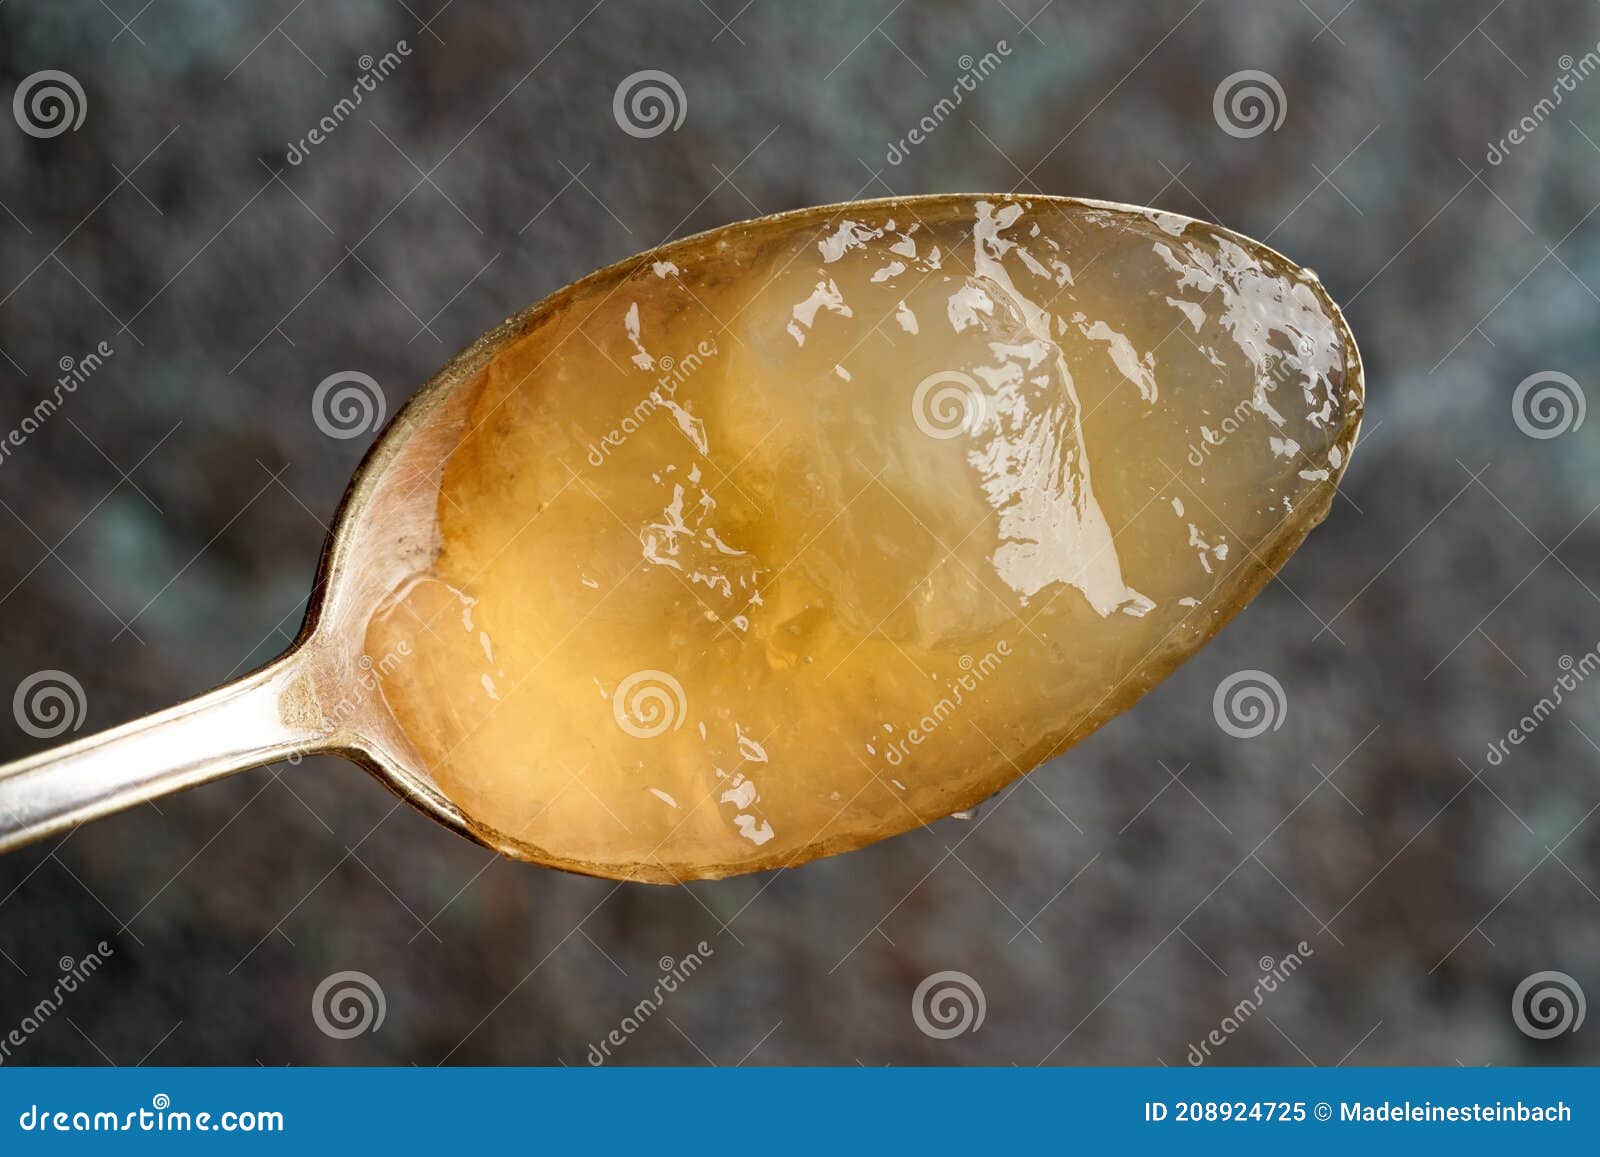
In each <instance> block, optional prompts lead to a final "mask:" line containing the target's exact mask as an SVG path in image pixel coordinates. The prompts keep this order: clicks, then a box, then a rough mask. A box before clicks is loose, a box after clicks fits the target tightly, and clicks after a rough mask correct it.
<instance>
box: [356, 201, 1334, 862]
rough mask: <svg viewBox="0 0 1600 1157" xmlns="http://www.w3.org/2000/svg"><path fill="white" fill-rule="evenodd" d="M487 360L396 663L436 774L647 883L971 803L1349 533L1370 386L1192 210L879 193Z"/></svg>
mask: <svg viewBox="0 0 1600 1157" xmlns="http://www.w3.org/2000/svg"><path fill="white" fill-rule="evenodd" d="M552 301H553V302H554V303H555V307H554V308H549V309H541V310H538V311H536V312H535V314H534V318H533V320H532V321H531V322H530V323H529V325H528V327H527V329H526V332H525V333H524V334H523V335H522V336H521V337H519V338H517V339H516V340H514V341H512V342H510V343H509V344H508V345H506V346H505V347H504V348H503V349H501V350H500V352H499V353H498V354H497V355H496V356H495V357H494V358H493V360H492V361H491V362H490V363H489V365H488V366H487V368H486V369H485V370H484V371H483V373H482V375H481V380H480V381H479V382H478V383H476V385H475V386H474V387H472V388H475V389H477V390H478V391H479V392H478V396H477V399H476V402H475V408H474V411H473V415H472V422H471V425H472V428H471V431H470V433H469V434H468V436H467V437H466V438H465V439H464V441H463V442H462V443H461V445H460V447H459V449H458V450H457V451H456V452H455V453H454V455H453V456H452V457H451V458H450V460H449V462H448V464H447V466H446V468H445V473H444V479H443V484H442V488H441V492H440V495H439V503H438V521H439V551H438V557H437V560H436V562H435V563H434V565H433V567H432V569H431V571H430V572H429V573H428V574H426V575H422V576H418V577H417V578H416V579H414V580H413V581H411V582H410V583H408V584H406V585H405V586H404V587H403V588H402V589H400V590H398V591H396V592H394V594H393V595H392V596H391V598H390V599H389V601H388V602H387V603H386V605H385V606H384V607H383V609H382V611H381V612H380V614H379V615H378V616H377V617H376V618H375V619H374V621H373V622H372V624H371V626H370V628H369V633H368V638H367V651H368V653H369V654H371V655H383V654H386V653H391V652H394V651H395V649H396V648H397V646H398V645H399V644H400V643H402V642H404V643H405V644H406V648H407V649H408V650H409V657H408V658H407V659H406V661H405V662H404V664H403V665H401V666H400V667H399V669H397V670H396V671H395V672H394V673H393V674H392V675H391V676H389V677H388V678H387V679H386V681H385V682H384V684H383V694H384V697H385V699H386V701H387V702H388V704H389V706H390V708H391V709H392V710H393V712H394V714H395V717H396V719H397V720H398V722H399V724H400V726H401V728H402V729H403V731H404V733H405V734H406V736H407V737H408V738H409V740H410V742H411V743H412V744H413V745H414V746H415V748H416V750H417V753H418V754H419V756H420V759H421V762H422V763H423V764H424V765H425V766H427V767H429V768H430V769H431V770H432V773H433V775H434V777H435V779H436V781H437V783H438V785H439V786H440V788H441V789H442V790H443V791H444V793H445V794H446V795H447V796H448V797H449V798H450V799H452V800H453V801H454V802H455V803H456V804H457V805H459V806H460V807H461V809H462V810H463V811H464V812H465V813H466V814H467V815H469V816H470V817H471V818H472V819H473V821H474V822H475V823H477V824H479V825H481V826H482V827H484V828H485V829H486V830H488V831H490V832H491V833H494V834H496V835H497V836H498V838H500V839H502V840H504V839H506V838H509V839H510V840H511V841H514V842H516V843H517V844H519V845H522V846H523V847H524V848H525V849H526V854H528V855H530V856H531V857H533V858H537V859H540V860H541V861H543V862H546V863H550V864H554V865H557V866H561V867H568V868H573V869H576V870H580V871H587V872H594V873H599V874H603V875H613V876H620V877H628V878H637V879H646V880H654V881H669V882H670V881H672V880H677V879H685V878H690V877H706V876H721V875H726V874H729V873H733V872H741V871H751V870H755V869H758V868H766V867H773V866H779V865H785V864H793V863H798V862H802V861H804V860H807V859H810V858H812V857H815V856H819V855H824V854H828V853H831V852H837V851H842V850H845V849H848V848H853V847H857V846H859V845H861V844H864V843H867V842H870V841H872V840H875V839H879V838H882V837H884V836H887V835H892V834H894V833H897V832H901V831H904V830H906V829H908V828H911V827H914V826H917V825H919V824H924V823H928V822H930V821H932V820H935V819H937V818H940V817H942V816H945V815H948V814H949V813H951V812H952V811H955V810H958V809H960V808H963V807H967V806H969V805H972V804H973V803H975V802H977V801H978V800H981V799H982V798H984V797H985V796H987V795H989V794H990V793H992V792H994V791H996V790H997V789H999V788H1000V787H1002V786H1004V785H1005V784H1006V783H1007V782H1008V781H1010V780H1012V779H1013V778H1014V777H1016V776H1017V775H1019V774H1021V773H1022V772H1025V771H1027V770H1029V769H1030V768H1032V767H1034V766H1035V765H1037V764H1038V763H1040V762H1041V761H1043V760H1044V759H1046V758H1048V757H1049V756H1050V755H1052V754H1053V753H1055V752H1058V751H1060V750H1062V749H1063V748H1064V747H1066V746H1067V745H1069V744H1070V743H1072V742H1074V741H1076V740H1077V739H1079V738H1081V737H1082V736H1084V735H1085V734H1087V733H1088V732H1090V731H1091V730H1093V729H1094V728H1095V727H1097V726H1099V725H1100V724H1101V723H1103V722H1105V721H1106V720H1107V719H1109V718H1110V717H1111V716H1113V715H1115V714H1116V713H1118V712H1120V711H1122V710H1124V709H1125V708H1127V707H1128V706H1130V705H1131V704H1132V703H1133V702H1135V701H1136V700H1137V699H1138V698H1139V697H1140V696H1141V695H1142V694H1143V693H1144V692H1145V691H1146V690H1148V689H1149V688H1150V687H1151V686H1152V685H1153V684H1155V683H1156V682H1158V681H1159V680H1160V679H1161V678H1162V677H1163V676H1164V675H1166V674H1167V673H1168V672H1169V671H1170V670H1171V669H1172V668H1173V667H1174V666H1175V665H1176V664H1177V663H1179V662H1180V661H1181V660H1183V659H1184V658H1185V657H1187V656H1188V655H1190V654H1192V653H1193V652H1194V650H1195V649H1196V648H1197V647H1199V646H1200V645H1201V644H1202V643H1203V642H1204V641H1205V640H1206V639H1207V638H1209V637H1210V636H1211V634H1212V633H1213V632H1215V631H1216V630H1217V628H1218V627H1219V626H1220V625H1221V624H1222V623H1223V622H1225V621H1226V620H1227V619H1228V618H1229V617H1230V616H1232V615H1233V614H1234V613H1235V612H1236V611H1238V610H1239V608H1240V607H1241V606H1242V605H1243V604H1244V603H1245V602H1246V601H1247V600H1248V599H1249V598H1250V597H1251V596H1252V595H1253V594H1254V593H1255V592H1256V591H1257V590H1258V589H1259V588H1260V586H1261V585H1262V584H1263V583H1264V582H1265V581H1266V579H1267V578H1268V577H1269V575H1270V573H1271V570H1272V568H1275V567H1276V566H1278V565H1280V564H1281V563H1282V561H1283V560H1284V559H1285V558H1286V557H1287V556H1288V554H1289V553H1290V552H1291V551H1293V549H1294V548H1295V547H1296V546H1297V545H1298V544H1299V542H1300V540H1301V539H1302V538H1303V537H1304V535H1305V534H1306V533H1307V531H1308V530H1309V529H1310V528H1311V527H1312V526H1314V525H1315V524H1316V523H1317V522H1318V521H1320V520H1321V518H1322V517H1323V515H1324V514H1325V513H1326V512H1327V509H1328V506H1329V504H1330V502H1331V500H1332V496H1333V491H1334V485H1335V483H1336V481H1337V479H1338V476H1339V475H1340V473H1341V472H1342V470H1343V468H1344V466H1345V465H1346V463H1347V462H1348V459H1349V454H1350V450H1351V445H1352V442H1353V439H1354V437H1355V431H1356V427H1357V424H1358V421H1359V417H1360V413H1361V404H1362V383H1361V375H1360V368H1359V361H1358V359H1357V354H1356V351H1355V347H1354V345H1353V344H1352V343H1351V341H1350V339H1349V335H1348V333H1347V332H1346V330H1345V329H1344V326H1343V322H1342V320H1340V319H1339V317H1338V313H1337V310H1336V309H1335V308H1334V306H1333V305H1332V303H1331V302H1330V300H1329V299H1328V297H1327V295H1326V294H1325V292H1324V291H1323V289H1322V287H1321V285H1320V284H1319V283H1318V281H1317V279H1316V278H1315V276H1314V275H1313V274H1311V273H1310V272H1309V271H1306V270H1303V269H1300V268H1297V267H1295V266H1293V265H1291V264H1290V263H1288V262H1286V261H1285V260H1284V259H1282V258H1281V257H1278V256H1277V255H1276V254H1273V253H1271V252H1269V251H1267V250H1265V249H1264V248H1262V247H1260V246H1258V245H1256V244H1254V243H1253V242H1249V241H1247V240H1245V239H1243V238H1240V237H1238V236H1236V235H1233V234H1229V233H1226V232H1224V231H1222V230H1220V229H1216V228H1213V227H1211V226H1208V225H1204V224H1200V223H1196V222H1193V221H1190V220H1188V219H1186V218H1181V217H1176V216H1172V215H1169V214H1163V213H1153V212H1144V211H1134V210H1128V209H1124V208H1118V207H1112V206H1104V205H1096V204H1093V203H1086V202H1071V201H1062V200H1052V199H1032V200H1030V199H1029V198H1009V197H989V198H982V199H980V198H971V199H950V198H941V199H938V200H925V201H919V200H915V199H913V200H910V201H901V202H870V203H862V204H859V205H851V206H847V207H845V208H844V209H843V210H841V209H839V208H838V207H835V208H833V209H830V210H810V211H803V212H800V213H796V214H789V215H785V216H782V217H779V218H773V219H767V220H765V221H762V222H757V223H753V224H752V225H751V226H749V227H744V228H740V227H734V228H732V229H728V230H723V231H719V232H718V233H717V234H715V235H712V237H711V239H710V240H707V239H701V238H691V239H689V240H687V241H684V242H680V243H677V244H675V245H673V246H669V247H667V248H666V249H664V250H660V251H657V252H655V253H653V254H650V255H648V256H647V257H646V258H644V259H637V260H634V261H630V262H625V263H623V264H621V265H618V266H616V267H613V268H612V269H609V270H606V271H603V272H602V273H600V274H597V275H595V276H594V277H592V278H589V279H587V280H585V281H584V282H581V283H579V284H578V285H577V286H576V287H573V288H572V289H571V290H569V291H565V292H564V293H563V294H562V295H557V298H555V299H552Z"/></svg>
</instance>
